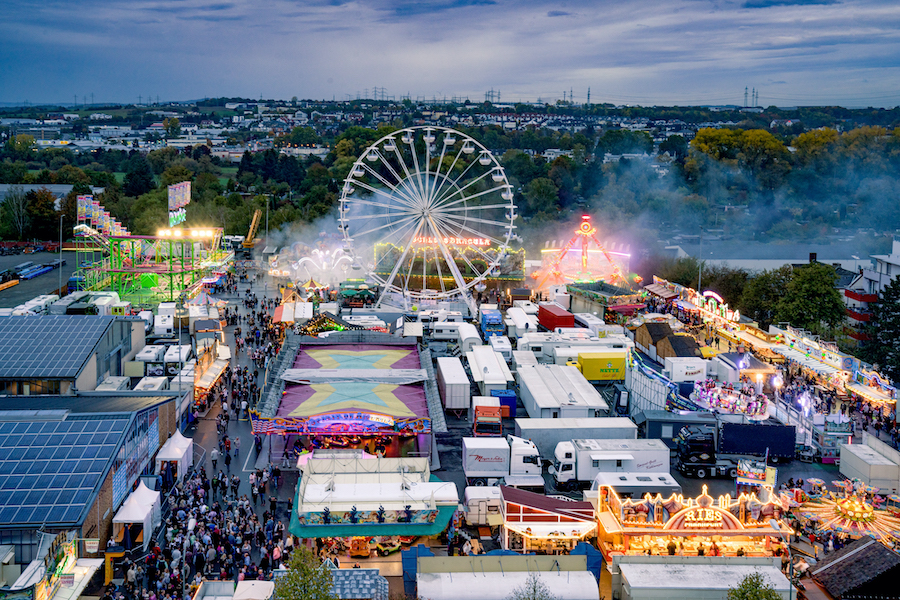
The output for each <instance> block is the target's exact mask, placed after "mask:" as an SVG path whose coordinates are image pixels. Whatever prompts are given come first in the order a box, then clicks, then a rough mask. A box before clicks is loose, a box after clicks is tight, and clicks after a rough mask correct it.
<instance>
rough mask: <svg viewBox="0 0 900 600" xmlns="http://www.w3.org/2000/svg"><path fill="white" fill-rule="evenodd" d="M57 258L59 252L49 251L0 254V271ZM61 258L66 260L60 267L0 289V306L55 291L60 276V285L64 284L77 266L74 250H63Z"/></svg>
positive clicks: (4, 306)
mask: <svg viewBox="0 0 900 600" xmlns="http://www.w3.org/2000/svg"><path fill="white" fill-rule="evenodd" d="M58 258H59V254H57V253H50V252H35V253H34V254H13V255H10V256H0V271H5V270H6V269H11V268H13V267H15V266H16V265H20V264H22V263H24V262H33V263H35V264H43V263H48V262H50V261H52V260H56V259H58ZM63 260H65V261H66V264H65V265H64V266H63V267H62V269H54V270H52V271H50V272H49V273H44V274H43V275H38V276H37V277H35V278H34V279H29V280H27V281H20V282H19V284H18V285H14V286H13V287H11V288H8V289H5V290H2V291H0V308H14V307H16V306H19V305H20V304H24V303H25V302H28V301H29V300H31V299H32V298H35V297H36V296H40V295H42V294H53V293H56V290H58V289H59V288H60V287H61V285H60V277H62V285H66V282H67V281H69V277H71V276H72V273H74V272H75V269H76V268H77V265H76V264H75V253H74V252H63Z"/></svg>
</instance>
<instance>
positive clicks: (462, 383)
mask: <svg viewBox="0 0 900 600" xmlns="http://www.w3.org/2000/svg"><path fill="white" fill-rule="evenodd" d="M437 384H438V391H439V392H440V394H441V402H442V403H443V405H444V408H445V409H446V410H458V411H463V410H469V398H470V396H471V385H470V382H469V376H468V375H467V374H466V370H465V368H463V365H462V361H461V360H459V358H457V357H455V356H442V357H440V358H438V359H437Z"/></svg>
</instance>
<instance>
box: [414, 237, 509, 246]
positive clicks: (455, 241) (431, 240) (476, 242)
mask: <svg viewBox="0 0 900 600" xmlns="http://www.w3.org/2000/svg"><path fill="white" fill-rule="evenodd" d="M413 243H414V244H431V245H434V244H441V243H443V244H451V245H453V246H490V245H491V240H489V239H487V238H461V237H434V236H430V235H419V236H416V237H414V238H413Z"/></svg>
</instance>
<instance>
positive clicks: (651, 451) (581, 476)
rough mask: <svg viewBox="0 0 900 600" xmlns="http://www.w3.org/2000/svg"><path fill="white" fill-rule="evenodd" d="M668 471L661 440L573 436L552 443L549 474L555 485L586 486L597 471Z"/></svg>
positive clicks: (667, 451) (667, 452)
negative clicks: (582, 437) (555, 443)
mask: <svg viewBox="0 0 900 600" xmlns="http://www.w3.org/2000/svg"><path fill="white" fill-rule="evenodd" d="M618 471H621V472H626V473H638V472H646V473H657V472H664V473H668V472H669V448H668V447H667V446H666V445H665V444H663V443H662V441H661V440H635V439H621V440H619V439H599V440H591V439H587V440H585V439H573V440H569V441H564V442H560V443H558V444H557V445H556V449H555V450H554V454H553V464H552V465H551V466H550V474H551V475H552V476H553V478H554V479H555V480H556V486H557V488H560V489H562V488H566V487H578V486H581V485H584V486H587V485H589V484H590V483H591V482H592V481H593V480H594V478H595V477H596V476H597V474H598V473H610V472H618Z"/></svg>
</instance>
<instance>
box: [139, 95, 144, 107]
mask: <svg viewBox="0 0 900 600" xmlns="http://www.w3.org/2000/svg"><path fill="white" fill-rule="evenodd" d="M143 99H144V97H143V96H141V95H140V94H138V106H140V104H141V100H143Z"/></svg>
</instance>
